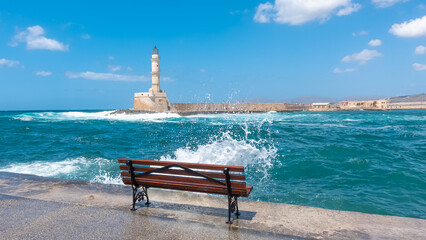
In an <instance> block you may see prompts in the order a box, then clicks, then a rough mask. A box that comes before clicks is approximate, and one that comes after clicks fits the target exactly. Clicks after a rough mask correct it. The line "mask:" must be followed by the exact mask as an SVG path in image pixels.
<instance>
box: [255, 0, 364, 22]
mask: <svg viewBox="0 0 426 240" xmlns="http://www.w3.org/2000/svg"><path fill="white" fill-rule="evenodd" d="M360 8H361V5H360V4H357V3H355V4H354V3H352V0H322V1H316V0H275V4H271V3H270V2H266V3H261V4H259V5H258V6H257V10H256V14H255V15H254V20H255V21H256V22H260V23H268V22H271V21H274V22H276V23H281V24H290V25H301V24H304V23H307V22H310V21H314V20H320V21H321V22H324V21H327V20H328V19H329V18H330V17H331V15H334V14H336V15H338V16H343V15H349V14H351V13H353V12H356V11H358V10H359V9H360Z"/></svg>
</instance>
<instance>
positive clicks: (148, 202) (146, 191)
mask: <svg viewBox="0 0 426 240" xmlns="http://www.w3.org/2000/svg"><path fill="white" fill-rule="evenodd" d="M144 192H145V197H146V203H145V205H147V206H148V207H149V205H150V204H151V202H150V201H149V197H148V188H147V187H145V188H144Z"/></svg>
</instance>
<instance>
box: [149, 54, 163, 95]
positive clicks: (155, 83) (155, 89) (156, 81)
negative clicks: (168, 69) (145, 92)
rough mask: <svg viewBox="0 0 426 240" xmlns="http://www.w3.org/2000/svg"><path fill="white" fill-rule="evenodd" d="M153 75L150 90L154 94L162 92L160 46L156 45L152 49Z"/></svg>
mask: <svg viewBox="0 0 426 240" xmlns="http://www.w3.org/2000/svg"><path fill="white" fill-rule="evenodd" d="M151 70H152V71H151V75H152V88H150V89H149V92H150V93H152V94H154V95H155V93H159V92H161V90H160V56H159V55H158V48H157V46H154V49H152V57H151Z"/></svg>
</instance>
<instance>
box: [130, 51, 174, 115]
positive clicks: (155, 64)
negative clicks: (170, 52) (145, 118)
mask: <svg viewBox="0 0 426 240" xmlns="http://www.w3.org/2000/svg"><path fill="white" fill-rule="evenodd" d="M158 53H159V51H158V48H157V46H154V49H152V56H151V76H152V82H151V88H150V89H149V92H138V93H135V99H134V105H133V109H134V110H138V111H146V112H168V111H170V102H169V99H168V98H167V95H166V92H165V91H164V90H161V89H160V56H159V54H158Z"/></svg>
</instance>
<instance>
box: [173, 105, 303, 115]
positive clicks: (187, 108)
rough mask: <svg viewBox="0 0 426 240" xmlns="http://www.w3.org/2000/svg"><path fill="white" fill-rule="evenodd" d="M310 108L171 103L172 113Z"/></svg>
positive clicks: (300, 109) (299, 108) (290, 110)
mask: <svg viewBox="0 0 426 240" xmlns="http://www.w3.org/2000/svg"><path fill="white" fill-rule="evenodd" d="M310 107H311V106H310V105H305V104H286V103H171V111H172V112H176V113H221V112H270V111H276V112H293V111H303V110H308V109H309V108H310Z"/></svg>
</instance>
